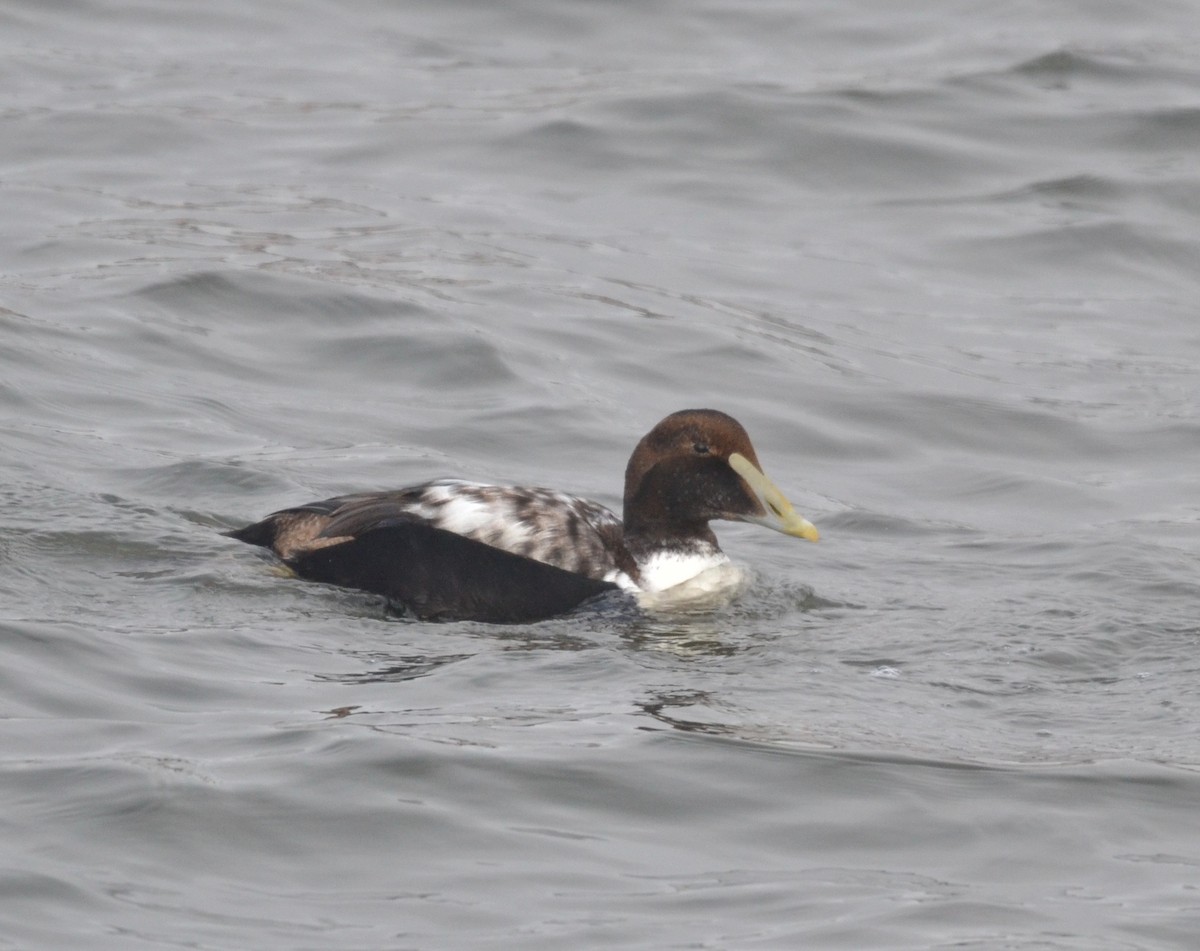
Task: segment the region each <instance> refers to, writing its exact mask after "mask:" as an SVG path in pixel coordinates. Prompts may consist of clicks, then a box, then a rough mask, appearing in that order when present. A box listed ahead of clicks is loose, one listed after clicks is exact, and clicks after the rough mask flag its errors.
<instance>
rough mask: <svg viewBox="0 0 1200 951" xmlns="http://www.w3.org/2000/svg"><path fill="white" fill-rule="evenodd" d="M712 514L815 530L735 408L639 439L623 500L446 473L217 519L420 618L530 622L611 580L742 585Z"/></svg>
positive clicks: (702, 589)
mask: <svg viewBox="0 0 1200 951" xmlns="http://www.w3.org/2000/svg"><path fill="white" fill-rule="evenodd" d="M715 520H727V521H739V522H750V523H753V524H756V525H760V526H763V527H765V528H769V529H773V530H775V531H777V532H781V533H783V534H784V535H789V536H793V537H797V538H802V539H807V540H809V541H814V542H815V541H817V540H818V538H819V537H820V536H819V533H818V531H817V529H816V527H815V526H814V525H813V524H812V523H811V522H810V521H808V519H806V518H804V517H803V516H801V515H800V514H799V513H797V512H796V510H795V509H794V508H793V506H792V504H791V503H790V502H789V501H788V500H787V498H786V497H785V496H784V495H783V493H782V492H781V491H780V490H779V489H778V488H777V487H776V486H775V484H774V483H773V482H772V481H771V480H770V479H768V478H767V476H766V475H765V474H764V473H763V469H762V466H761V465H760V463H759V461H758V456H757V455H756V453H755V451H754V447H753V445H752V444H751V442H750V437H749V435H748V434H747V433H746V430H745V428H744V427H743V426H742V424H741V423H739V422H738V421H737V420H736V419H734V418H733V417H732V416H729V415H728V414H726V413H723V412H721V411H719V410H713V409H687V410H680V411H679V412H675V413H671V414H670V415H669V416H667V417H666V418H664V419H663V420H661V421H660V422H659V423H658V424H657V425H655V426H654V427H653V428H652V429H651V430H650V431H649V432H648V433H647V434H646V435H645V436H643V437H642V438H641V440H640V441H639V442H638V444H637V446H636V447H635V448H634V450H633V454H632V455H631V456H630V457H629V463H628V465H627V466H626V468H625V486H624V501H623V508H622V514H621V515H620V516H618V515H617V514H616V513H615V512H613V511H612V510H611V509H609V508H607V507H605V506H604V505H601V504H599V503H597V502H593V501H590V500H588V499H584V498H579V497H577V496H573V495H568V494H565V493H562V492H559V491H556V490H554V489H548V488H542V487H540V486H515V485H489V484H483V483H479V482H470V481H466V480H463V479H449V478H441V479H434V480H432V481H428V482H423V483H420V484H418V485H411V486H408V487H406V488H401V489H394V490H389V491H382V492H361V493H354V494H350V495H340V496H336V497H334V498H330V499H325V500H323V501H318V502H309V503H306V504H303V505H297V506H294V507H292V508H286V509H281V510H280V511H277V512H273V513H271V514H270V515H267V516H266V517H265V518H263V519H261V520H260V521H257V522H254V523H252V524H249V525H246V526H245V527H243V528H238V529H235V530H233V531H229V532H226V533H225V534H226V535H227V536H228V537H230V538H233V539H236V540H238V541H241V542H245V543H248V544H250V545H257V546H261V547H263V548H267V549H269V550H270V551H271V552H273V553H274V555H275V556H276V557H277V558H278V559H279V560H280V561H281V562H282V563H283V565H284V566H286V568H287V569H289V570H290V572H291V573H294V574H295V575H296V576H298V577H300V578H302V579H305V580H309V581H316V582H323V583H326V584H333V585H338V586H341V587H346V588H355V589H359V590H362V591H367V592H371V593H373V594H377V595H382V596H384V597H385V598H386V599H387V600H388V601H389V602H391V603H392V604H393V605H395V606H397V607H398V608H400V609H401V610H402V611H403V612H405V613H407V614H409V615H411V616H414V617H416V618H420V619H425V620H463V621H484V622H490V623H528V622H534V621H540V620H544V619H546V618H550V617H554V616H556V615H560V614H565V613H567V612H570V611H573V610H575V609H577V608H579V607H580V606H581V605H583V604H584V603H585V602H588V601H590V600H592V599H598V598H599V597H600V596H603V595H605V594H606V593H609V592H614V591H618V592H624V593H625V594H626V595H630V596H632V597H634V598H635V599H636V600H638V601H639V602H640V603H642V604H643V605H645V604H657V605H661V604H663V603H687V602H688V601H689V600H692V601H694V600H696V599H698V598H699V599H703V598H704V597H711V596H712V595H713V592H714V591H717V592H722V591H723V592H736V591H738V590H740V588H741V586H742V585H743V584H744V578H745V575H744V573H743V572H740V570H739V569H737V567H736V566H734V565H733V564H732V562H731V561H730V559H729V557H728V556H727V555H726V554H725V553H724V552H723V551H722V550H721V547H720V545H719V544H718V543H717V537H716V535H715V534H714V533H713V530H712V528H711V527H710V525H709V523H710V522H711V521H715Z"/></svg>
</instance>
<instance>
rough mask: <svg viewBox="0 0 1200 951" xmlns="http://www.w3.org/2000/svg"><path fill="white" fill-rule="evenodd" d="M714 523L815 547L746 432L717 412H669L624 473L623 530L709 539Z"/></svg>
mask: <svg viewBox="0 0 1200 951" xmlns="http://www.w3.org/2000/svg"><path fill="white" fill-rule="evenodd" d="M712 519H727V520H730V521H738V522H753V523H755V524H756V525H763V526H765V527H766V528H770V529H774V530H775V531H777V532H782V533H783V534H785V535H794V536H796V537H797V538H806V539H808V540H809V541H813V542H815V541H816V540H817V539H818V538H819V537H820V536H819V534H818V532H817V529H816V528H815V527H814V526H813V524H812V523H811V522H809V521H808V520H807V519H806V518H804V517H803V516H801V515H800V514H799V513H798V512H797V511H796V510H795V509H794V508H792V504H791V503H790V502H789V501H788V500H787V498H786V497H785V496H784V494H783V493H782V492H780V491H779V489H778V488H776V486H775V484H774V483H773V482H772V481H771V480H770V479H768V478H767V477H766V476H765V475H764V474H763V471H762V467H761V466H760V465H759V463H758V456H757V455H756V454H755V452H754V446H753V445H751V443H750V437H749V436H748V435H747V434H746V430H745V429H743V428H742V424H741V423H739V422H738V421H737V420H736V419H734V418H733V417H732V416H729V415H727V414H725V413H722V412H719V411H718V410H713V409H686V410H681V411H680V412H678V413H672V414H671V415H670V416H668V417H667V418H666V419H664V420H662V422H660V423H659V424H658V425H657V426H655V427H654V428H653V429H652V430H650V432H648V433H647V434H646V435H645V436H643V437H642V440H641V442H639V443H638V444H637V447H636V448H635V449H634V450H633V455H632V456H630V458H629V465H628V466H627V467H626V469H625V511H624V522H625V529H626V531H627V532H629V533H633V534H641V535H658V536H661V537H663V538H671V537H682V536H687V535H696V534H707V533H708V529H707V523H708V522H709V521H710V520H712Z"/></svg>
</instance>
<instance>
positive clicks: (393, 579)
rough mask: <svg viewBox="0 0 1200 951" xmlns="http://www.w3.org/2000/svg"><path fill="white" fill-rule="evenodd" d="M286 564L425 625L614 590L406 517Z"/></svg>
mask: <svg viewBox="0 0 1200 951" xmlns="http://www.w3.org/2000/svg"><path fill="white" fill-rule="evenodd" d="M287 561H288V564H289V565H290V566H291V567H292V568H293V569H294V570H295V571H296V573H297V574H298V575H300V576H301V577H303V578H307V579H309V580H310V581H322V582H326V583H329V584H336V585H342V586H344V587H350V588H358V589H360V590H363V591H370V592H373V593H375V594H381V595H384V596H385V597H387V598H388V599H390V600H391V601H393V602H396V603H399V604H401V605H403V606H404V607H405V608H407V609H408V610H409V611H411V612H412V613H413V614H415V615H417V616H418V617H421V618H426V619H431V620H471V621H490V622H497V623H504V622H510V623H511V622H520V621H536V620H541V619H543V618H547V617H551V616H553V615H556V614H562V613H564V612H566V611H569V610H571V609H572V608H574V607H576V606H577V605H579V604H580V603H581V602H583V601H586V600H587V599H588V598H591V597H594V596H595V595H598V594H601V593H603V592H605V591H610V590H615V588H616V585H614V584H612V583H610V582H606V581H600V580H596V579H593V578H588V577H585V576H583V575H579V574H575V573H573V572H570V571H564V570H563V569H561V568H556V567H554V566H553V565H548V564H544V563H542V562H540V561H535V560H534V559H532V558H526V557H524V556H522V555H516V554H513V553H512V552H507V551H503V550H501V549H499V548H495V547H493V546H491V545H487V544H484V543H483V542H479V541H475V540H474V539H471V538H467V537H465V536H463V535H459V534H456V533H454V532H449V531H446V530H445V529H440V528H436V527H434V526H432V525H430V524H429V523H428V522H426V521H424V520H422V519H419V518H416V517H414V516H411V515H405V516H401V517H397V518H392V519H390V520H385V521H384V522H382V523H380V524H377V525H375V526H373V527H371V528H368V529H366V530H365V531H363V532H361V533H360V534H357V535H355V536H354V537H353V538H349V539H346V540H343V541H341V542H337V543H334V544H329V545H325V546H318V547H313V548H310V549H308V550H306V551H302V552H299V553H298V554H295V555H293V556H292V557H291V558H289V559H287Z"/></svg>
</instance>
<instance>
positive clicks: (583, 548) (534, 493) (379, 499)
mask: <svg viewBox="0 0 1200 951" xmlns="http://www.w3.org/2000/svg"><path fill="white" fill-rule="evenodd" d="M397 522H403V523H404V524H413V523H422V524H425V525H427V526H429V527H430V528H434V529H438V530H440V531H443V532H447V533H449V534H453V535H458V536H461V537H463V538H465V539H468V540H471V541H475V542H480V543H482V544H484V545H487V546H489V547H491V548H495V549H499V550H501V551H504V552H508V553H510V554H513V555H519V556H521V557H523V558H526V559H530V560H533V561H537V562H541V563H543V564H546V565H550V566H552V567H555V568H560V569H562V570H564V571H568V572H571V573H573V574H579V575H583V576H584V577H586V578H591V579H593V580H607V581H612V580H615V579H619V578H620V576H621V575H622V574H628V573H629V572H630V571H631V570H636V569H633V567H632V559H631V558H630V557H629V555H628V553H627V552H626V551H625V546H624V543H623V532H622V527H621V521H620V519H618V518H617V516H616V515H615V514H614V513H613V512H611V511H610V510H609V509H607V508H605V507H604V506H602V505H599V504H597V503H595V502H591V501H588V500H586V499H580V498H576V497H574V496H569V495H564V494H562V493H560V492H555V491H553V490H551V489H543V488H536V487H521V486H497V485H480V484H478V483H474V482H462V481H459V480H451V479H443V480H439V481H436V482H427V483H424V484H422V485H417V486H411V487H409V488H406V489H399V490H396V491H393V492H378V493H362V494H358V495H344V496H338V497H337V498H332V499H325V500H324V501H321V502H312V503H309V504H307V505H301V506H297V507H295V508H290V509H285V510H283V511H281V512H275V513H274V514H272V515H268V516H267V517H266V518H265V519H263V520H262V521H261V522H256V523H255V524H253V525H249V526H247V527H246V528H243V529H239V530H237V531H234V532H230V533H229V535H230V536H231V537H233V538H237V539H239V540H241V541H244V542H249V543H250V544H253V545H262V546H264V547H267V548H271V549H272V550H274V551H275V553H276V554H277V555H279V557H281V558H283V559H284V560H285V561H288V562H289V563H290V562H293V561H295V560H296V559H297V558H298V557H300V556H301V555H303V554H304V553H306V552H310V551H314V550H316V549H319V548H327V547H330V546H333V545H339V544H341V543H343V542H346V541H349V540H351V539H356V538H361V537H362V536H364V535H365V534H367V533H369V532H371V531H373V530H375V529H377V528H381V527H384V526H390V525H394V524H395V523H397Z"/></svg>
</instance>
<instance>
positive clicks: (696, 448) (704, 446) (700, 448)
mask: <svg viewBox="0 0 1200 951" xmlns="http://www.w3.org/2000/svg"><path fill="white" fill-rule="evenodd" d="M692 452H694V453H695V454H696V455H698V456H707V455H708V443H706V442H694V443H692Z"/></svg>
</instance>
